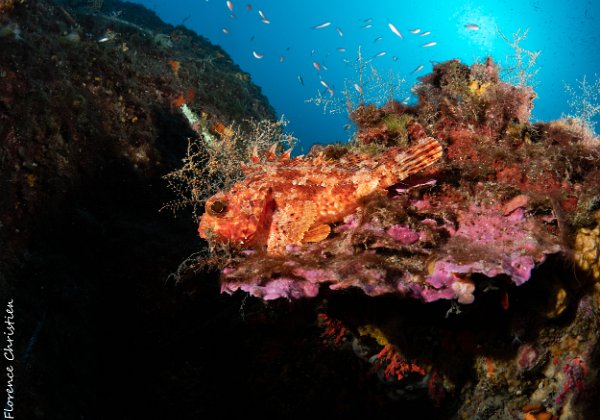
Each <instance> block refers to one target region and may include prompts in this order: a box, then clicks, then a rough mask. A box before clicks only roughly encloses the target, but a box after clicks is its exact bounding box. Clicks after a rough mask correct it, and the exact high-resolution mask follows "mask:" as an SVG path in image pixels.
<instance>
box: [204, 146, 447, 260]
mask: <svg viewBox="0 0 600 420" xmlns="http://www.w3.org/2000/svg"><path fill="white" fill-rule="evenodd" d="M441 156H442V146H441V145H440V143H439V142H438V141H437V140H435V139H433V138H431V137H428V138H426V139H423V140H422V141H420V142H419V143H418V144H416V145H414V146H412V147H410V148H409V149H405V148H404V149H403V148H391V149H388V150H387V151H386V152H385V153H383V154H380V155H378V156H368V155H359V154H347V155H344V156H343V157H342V158H341V159H340V160H338V161H328V160H326V159H325V158H323V156H317V157H315V158H310V159H305V158H294V159H291V160H286V161H283V162H282V161H272V162H260V163H258V164H253V165H251V166H248V167H246V168H245V179H243V180H242V181H240V182H238V183H237V184H235V185H234V186H233V187H232V188H231V189H230V190H229V191H226V192H220V193H218V194H216V195H215V196H213V197H211V198H210V199H209V200H207V203H206V208H207V211H206V212H205V214H204V215H203V216H202V218H201V221H200V225H199V229H198V231H199V233H200V236H201V237H203V238H211V239H213V240H219V241H224V242H230V243H232V244H234V245H248V246H255V247H263V246H269V247H270V248H278V249H269V250H268V251H269V253H272V254H273V253H274V254H281V253H282V249H281V246H282V245H281V244H282V243H283V244H287V245H290V244H299V243H302V239H303V235H304V233H306V232H307V231H308V230H309V229H310V228H311V227H315V226H319V225H324V224H331V223H335V222H339V221H342V220H343V218H344V217H345V216H347V215H349V214H351V213H353V212H354V211H355V210H356V209H357V208H358V207H359V203H360V201H361V199H362V198H364V197H366V196H368V195H370V194H377V193H385V189H386V188H388V187H389V186H391V185H393V184H395V183H397V182H399V181H401V180H402V179H405V178H407V177H408V176H410V175H412V174H414V173H417V172H419V171H421V170H422V169H424V168H426V167H428V166H430V165H432V164H433V163H435V162H436V161H437V160H439V159H440V157H441ZM272 158H273V157H272V156H271V159H272ZM217 201H218V202H220V203H219V204H221V203H223V204H225V205H226V210H225V211H223V212H222V213H221V214H214V212H212V213H211V212H210V211H208V209H210V208H211V206H213V204H214V203H215V202H217ZM275 235H279V236H282V235H284V237H283V238H278V239H279V240H274V239H275V238H274V236H275ZM275 243H277V244H279V245H273V244H275Z"/></svg>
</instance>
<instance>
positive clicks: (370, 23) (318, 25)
mask: <svg viewBox="0 0 600 420" xmlns="http://www.w3.org/2000/svg"><path fill="white" fill-rule="evenodd" d="M234 3H235V1H234V0H233V1H232V0H227V1H225V6H226V9H227V11H228V13H229V14H230V17H231V18H232V19H236V16H235V15H234V13H233V12H234V10H238V11H239V10H240V9H242V10H243V9H244V7H238V8H236V6H235V4H234ZM245 10H246V11H247V12H250V11H252V10H256V11H257V13H258V17H259V21H260V22H261V23H263V24H267V25H269V24H270V23H271V21H270V20H269V19H268V18H267V15H266V14H265V12H264V11H263V10H259V9H254V8H253V5H252V4H245ZM335 24H336V22H335V21H334V20H322V21H320V22H314V23H313V25H312V26H310V27H309V28H310V29H312V30H314V31H319V32H321V31H322V32H323V33H324V34H326V33H331V31H335V32H334V33H337V35H338V36H339V37H340V38H342V37H344V36H345V33H344V31H343V30H342V27H341V26H336V25H335ZM337 24H338V25H339V22H337ZM380 25H382V24H381V23H378V22H377V20H374V19H373V18H371V17H369V18H364V19H359V21H358V24H357V25H356V26H355V27H354V28H355V30H358V31H362V30H375V28H381V26H380ZM463 27H464V29H465V30H467V31H479V30H480V26H479V25H478V24H477V23H473V22H471V23H467V24H464V25H463ZM387 28H388V29H389V30H390V31H391V32H392V34H394V35H395V36H396V38H394V39H395V41H394V40H392V41H391V42H397V41H403V40H404V41H405V42H406V40H405V38H404V35H403V33H402V31H401V30H400V29H399V27H398V26H396V24H395V23H394V22H392V21H389V20H388V21H387ZM346 29H348V28H346ZM405 29H406V31H407V32H408V33H410V34H412V35H414V36H418V37H425V36H429V35H431V31H427V30H424V29H423V27H416V26H413V27H412V28H411V27H409V28H405ZM221 31H222V33H223V34H225V35H229V34H230V28H227V27H223V28H222V29H221ZM369 32H370V31H369ZM365 33H366V32H365ZM254 38H255V36H254V35H252V36H251V38H250V40H251V41H254ZM391 38H393V37H391ZM408 38H409V39H408V41H409V42H411V43H412V42H413V41H411V40H412V39H418V38H413V37H412V36H411V35H409V37H408ZM371 39H372V40H373V42H372V43H373V44H376V43H377V44H384V43H388V44H389V43H390V41H389V40H388V37H385V39H384V34H380V35H377V36H376V37H374V38H371ZM98 42H105V40H104V39H102V40H99V41H98ZM400 45H402V44H400ZM404 45H406V44H404ZM436 45H438V42H437V41H430V42H426V43H422V44H420V47H421V48H431V47H435V46H436ZM395 48H397V46H396V45H395V46H394V49H395ZM289 49H290V47H288V48H287V49H286V52H287V51H289ZM336 51H337V52H339V53H346V51H347V48H346V47H345V46H340V47H337V48H336ZM316 52H317V49H312V50H311V51H310V56H311V57H313V55H315V53H316ZM286 55H287V54H286ZM286 55H284V54H282V53H281V52H280V53H279V54H271V53H269V51H265V53H263V52H258V51H257V50H252V56H253V57H254V58H255V59H257V60H261V59H263V58H265V56H267V58H265V61H267V60H268V57H273V58H272V59H278V61H279V63H284V62H286V61H287V60H286ZM387 55H388V51H386V50H381V51H378V52H376V53H374V54H373V55H372V56H371V58H370V59H369V60H368V61H366V62H367V63H368V62H370V61H371V60H374V59H376V58H379V57H384V56H387ZM328 56H329V53H326V55H324V56H323V55H322V53H317V54H316V55H315V58H316V59H314V58H311V60H310V62H311V64H312V67H313V68H314V69H315V70H316V74H317V75H318V78H317V80H318V81H319V83H320V84H321V85H322V86H324V87H325V88H326V90H327V92H328V93H329V95H330V96H333V95H334V94H335V91H334V89H333V88H332V87H331V86H330V85H329V84H327V83H326V82H325V81H324V80H323V79H322V78H321V75H322V74H323V71H327V66H326V65H325V64H324V61H326V59H327V57H328ZM386 59H387V58H386ZM317 60H318V61H317ZM384 60H385V59H384ZM391 60H392V61H393V62H398V56H397V55H393V56H392V57H391ZM342 61H343V62H344V63H345V65H346V66H348V65H350V64H352V61H351V60H349V59H347V58H342ZM400 62H402V61H400ZM424 68H425V65H424V64H418V65H417V66H416V67H415V68H414V69H413V70H412V71H410V73H409V74H410V75H414V74H416V73H419V72H420V71H421V70H423V69H424ZM297 79H298V83H299V84H300V85H301V86H304V78H303V74H298V75H297ZM313 80H314V79H313ZM307 81H308V80H307ZM353 86H354V88H355V89H356V90H357V91H358V92H359V93H360V94H361V95H362V94H363V91H362V87H360V86H358V85H356V84H354V85H353Z"/></svg>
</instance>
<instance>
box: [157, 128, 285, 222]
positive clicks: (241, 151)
mask: <svg viewBox="0 0 600 420" xmlns="http://www.w3.org/2000/svg"><path fill="white" fill-rule="evenodd" d="M286 125H287V120H286V119H285V117H283V116H282V117H281V118H280V119H279V120H266V119H265V120H244V121H242V122H241V123H239V124H236V123H233V124H231V125H230V126H228V127H227V126H224V125H223V124H222V123H220V122H217V123H214V124H213V127H212V131H214V132H215V133H214V134H208V131H206V130H205V131H206V133H207V134H206V135H204V134H200V135H199V136H198V137H195V138H192V139H189V140H188V147H187V152H186V156H185V157H184V158H183V159H182V163H183V165H182V166H181V167H180V168H179V169H177V170H175V171H172V172H170V173H168V174H167V175H165V177H164V178H165V180H166V181H167V183H168V186H169V188H170V189H171V190H172V191H173V192H174V193H175V195H176V197H177V198H176V199H174V200H172V201H170V202H168V203H166V204H165V205H164V206H163V208H162V209H161V210H164V209H168V210H171V211H173V213H177V212H178V211H179V210H181V209H183V208H188V207H191V208H192V211H193V214H194V218H197V217H198V216H199V215H200V213H201V212H202V208H203V205H204V201H205V200H206V199H207V198H208V197H210V196H211V195H213V194H215V193H216V192H218V191H221V190H223V189H227V188H229V187H231V186H232V185H233V184H234V183H235V182H237V181H238V180H240V179H241V178H242V176H243V173H242V166H243V164H245V163H247V162H248V161H249V158H250V156H251V154H252V150H254V148H256V149H257V150H260V151H262V150H268V149H269V148H270V147H271V146H272V145H274V144H277V145H279V146H281V147H285V148H290V147H293V146H294V144H295V143H296V138H295V137H294V136H293V135H292V134H290V133H287V132H286V131H285V130H284V128H285V126H286ZM200 133H203V132H202V131H201V132H200Z"/></svg>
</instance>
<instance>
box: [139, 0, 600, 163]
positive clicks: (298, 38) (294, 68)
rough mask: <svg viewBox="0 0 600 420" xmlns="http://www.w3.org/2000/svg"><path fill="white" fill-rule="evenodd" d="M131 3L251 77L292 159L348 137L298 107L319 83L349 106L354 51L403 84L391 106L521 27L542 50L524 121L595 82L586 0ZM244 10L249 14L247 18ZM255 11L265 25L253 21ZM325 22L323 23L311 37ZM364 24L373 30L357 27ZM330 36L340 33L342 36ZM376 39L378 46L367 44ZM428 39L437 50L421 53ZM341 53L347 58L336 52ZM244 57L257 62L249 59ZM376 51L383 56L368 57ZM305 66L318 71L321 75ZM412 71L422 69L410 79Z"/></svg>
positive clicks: (313, 109)
mask: <svg viewBox="0 0 600 420" xmlns="http://www.w3.org/2000/svg"><path fill="white" fill-rule="evenodd" d="M138 3H141V4H144V5H145V6H147V7H148V8H150V9H152V10H154V11H155V12H156V13H157V14H158V15H159V16H160V17H161V18H162V19H163V20H165V21H166V22H168V23H171V24H174V25H177V24H181V23H182V22H184V23H185V26H187V27H188V28H190V29H192V30H194V31H195V32H197V33H199V34H201V35H203V36H205V37H207V38H208V39H209V40H210V41H211V42H213V43H215V44H218V45H220V46H222V47H223V49H225V50H226V51H227V52H228V53H229V54H230V55H231V57H232V58H233V60H234V61H235V62H236V63H237V64H239V65H240V66H241V68H242V69H243V70H244V71H247V72H249V73H250V75H251V77H252V80H253V82H254V83H256V84H257V85H259V86H260V87H261V88H262V90H263V93H264V94H265V95H266V96H267V97H268V99H269V101H270V102H271V104H272V105H273V106H274V108H275V109H276V111H277V112H278V114H280V115H281V114H284V115H285V117H286V119H288V120H289V121H290V124H289V125H288V127H287V129H288V131H291V132H293V134H294V135H295V136H296V137H298V138H299V139H300V146H299V148H297V152H298V151H306V150H307V149H308V148H309V147H310V145H312V144H314V143H330V142H335V141H347V140H348V139H349V138H350V136H351V134H352V132H351V130H349V129H348V122H349V120H348V116H347V113H346V112H341V113H338V114H331V113H324V111H323V107H322V106H321V107H318V106H316V105H315V104H313V103H309V102H306V100H307V99H310V98H314V97H316V96H317V95H318V94H319V93H321V94H322V95H324V97H325V98H328V97H329V96H330V95H329V93H328V92H327V89H326V88H325V87H324V86H323V85H322V84H321V80H323V81H324V82H325V83H327V84H328V86H330V87H331V88H332V89H333V90H334V92H335V94H334V96H333V99H336V100H338V102H339V103H338V104H337V108H339V109H340V111H345V110H344V101H345V98H344V95H343V93H342V92H343V91H344V89H345V87H344V86H345V83H344V82H345V81H346V87H347V88H349V89H350V91H351V93H352V95H354V97H355V99H356V96H357V95H358V93H357V92H356V91H355V90H354V88H353V87H352V82H354V81H357V77H358V76H357V70H356V64H355V62H356V58H357V51H358V48H359V46H361V52H362V55H363V58H364V61H368V60H371V59H372V61H370V63H369V65H368V66H367V67H369V66H370V65H373V66H374V68H375V69H376V71H377V72H378V74H380V75H381V76H382V77H387V75H388V74H389V73H390V72H392V73H394V74H395V75H397V76H399V77H401V78H404V79H405V83H404V85H403V86H402V87H401V88H400V89H398V90H397V91H396V93H395V97H396V98H397V99H398V100H403V99H405V98H406V97H407V96H409V95H410V87H411V86H412V85H413V84H414V83H415V82H416V79H417V77H419V76H422V75H424V74H426V73H428V72H429V71H431V68H432V63H436V62H441V61H445V60H448V59H452V58H458V59H460V60H461V61H462V62H464V63H466V64H471V63H473V62H474V61H475V60H480V61H481V60H483V59H485V57H486V56H488V55H490V56H492V57H493V58H494V59H495V60H496V61H504V60H505V58H506V56H507V55H512V54H514V51H513V49H512V48H511V47H509V46H508V45H507V44H506V42H504V41H503V40H502V39H501V37H500V36H499V34H498V29H499V30H500V31H501V32H502V33H504V34H505V35H506V36H507V37H509V38H512V34H513V33H515V32H516V31H518V30H521V32H523V31H524V30H526V29H528V30H529V31H528V35H527V38H526V39H525V40H524V41H523V42H522V43H521V44H520V45H521V47H522V48H525V49H527V50H530V51H541V54H540V56H539V58H538V60H537V68H538V69H539V72H538V73H537V76H536V86H535V90H536V92H537V94H538V97H537V99H536V100H535V102H534V104H535V108H534V110H533V118H532V119H533V120H551V119H556V118H559V117H560V116H561V114H563V113H569V112H570V110H569V107H568V106H567V100H568V98H569V95H568V94H567V93H566V92H565V89H564V83H565V82H567V83H569V84H571V85H575V84H576V79H579V80H581V79H582V77H583V76H584V75H587V78H588V81H593V80H594V79H595V74H597V73H598V74H600V47H599V44H600V36H599V31H598V29H597V26H598V24H599V22H598V18H599V17H600V2H595V1H564V0H563V1H538V0H533V1H523V0H521V1H518V0H517V1H514V0H504V1H502V0H490V1H478V2H471V1H468V2H467V1H393V0H386V1H376V0H372V1H341V0H339V1H338V0H335V1H325V0H321V1H315V0H301V1H295V0H294V1H291V0H280V1H273V0H265V1H256V2H242V1H236V0H233V1H232V4H233V13H231V12H230V11H229V9H228V7H227V5H226V2H225V0H193V1H192V0H169V1H163V0H139V1H138ZM247 5H250V6H251V7H250V8H251V10H247ZM259 10H262V11H263V13H264V15H265V17H266V18H267V19H268V20H269V21H270V23H269V24H265V23H263V22H261V17H260V16H259V13H258V11H259ZM232 15H234V16H235V18H234V17H232ZM324 22H331V25H330V26H328V27H326V28H323V29H314V26H316V25H319V24H321V23H324ZM369 23H370V24H371V25H372V27H371V28H365V27H364V26H365V25H368V24H369ZM389 23H392V24H394V25H395V26H396V27H397V28H398V29H399V30H400V32H401V33H402V35H403V39H401V38H399V37H398V36H397V35H395V34H394V33H393V32H392V31H391V30H390V28H389V26H388V24H389ZM468 24H476V25H478V27H479V30H469V29H467V28H466V27H465V25H468ZM336 28H340V29H341V30H342V32H343V36H340V35H339V33H338V31H337V30H336ZM416 28H418V29H420V30H421V34H422V33H423V32H425V31H430V32H431V34H430V35H428V36H421V35H420V34H412V33H411V32H409V30H411V29H416ZM223 29H226V31H227V32H228V33H227V34H226V33H224V31H223ZM379 36H381V37H383V38H382V39H381V40H379V41H377V42H375V39H376V38H377V37H379ZM432 41H435V42H437V45H435V46H433V47H423V46H422V45H423V44H425V43H428V42H432ZM340 47H343V48H345V49H346V52H339V51H338V50H337V48H340ZM313 50H314V52H313ZM253 51H254V52H256V53H258V54H260V55H262V56H263V57H262V58H260V59H257V58H255V57H254V55H253ZM382 51H384V52H386V54H385V55H383V56H380V57H375V58H374V56H375V55H376V54H377V53H379V52H382ZM281 57H283V61H281ZM394 57H395V58H394ZM344 59H346V61H344ZM313 61H316V62H318V63H319V64H320V65H321V70H320V71H318V70H317V69H316V68H315V67H314V65H313ZM420 65H423V66H424V67H423V69H422V70H420V71H419V72H417V73H413V74H411V72H413V71H414V70H415V69H416V68H417V67H418V66H420ZM324 66H325V67H326V68H327V70H325V69H324ZM368 72H369V73H370V70H368ZM299 76H300V77H302V80H303V82H304V85H302V84H301V83H300V82H299V78H298V77H299ZM348 81H350V83H348ZM379 99H384V98H379ZM413 99H414V98H413ZM330 105H332V104H330ZM344 126H346V127H345V128H344Z"/></svg>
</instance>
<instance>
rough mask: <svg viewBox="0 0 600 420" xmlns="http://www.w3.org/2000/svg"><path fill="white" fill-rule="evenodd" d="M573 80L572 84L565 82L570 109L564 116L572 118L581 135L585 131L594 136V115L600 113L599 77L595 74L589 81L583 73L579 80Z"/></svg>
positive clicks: (583, 134) (583, 135)
mask: <svg viewBox="0 0 600 420" xmlns="http://www.w3.org/2000/svg"><path fill="white" fill-rule="evenodd" d="M575 82H576V83H575V85H574V86H571V85H569V84H568V83H565V91H566V92H567V93H568V94H569V99H568V100H567V104H568V106H569V110H570V112H569V115H567V116H566V117H567V118H572V119H573V120H574V122H575V125H576V126H578V127H579V131H580V133H579V134H580V135H581V136H582V137H585V134H586V132H588V134H589V135H590V136H592V137H594V136H596V133H595V128H596V122H597V121H596V117H597V116H598V115H600V77H598V75H597V74H595V75H594V80H592V82H589V81H588V80H587V77H586V75H584V76H583V78H582V79H581V80H576V81H575Z"/></svg>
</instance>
